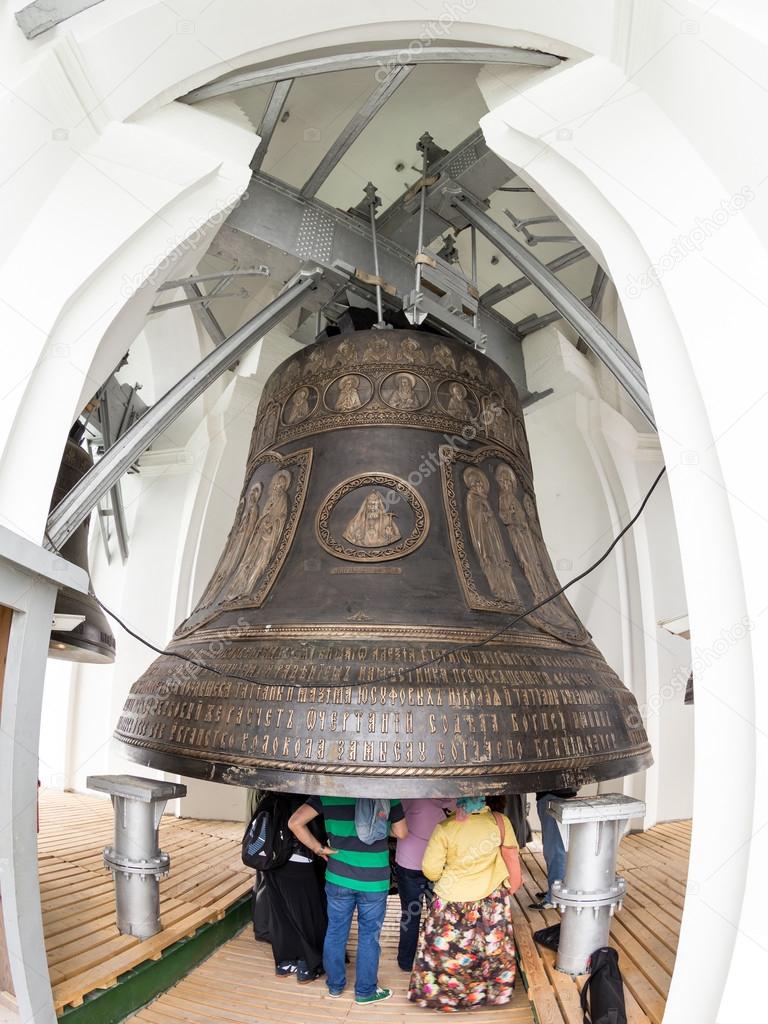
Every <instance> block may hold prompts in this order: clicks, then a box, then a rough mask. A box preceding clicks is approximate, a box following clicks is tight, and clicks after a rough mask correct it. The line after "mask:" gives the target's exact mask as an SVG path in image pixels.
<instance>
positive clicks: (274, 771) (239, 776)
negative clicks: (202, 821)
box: [120, 741, 653, 799]
mask: <svg viewBox="0 0 768 1024" xmlns="http://www.w3.org/2000/svg"><path fill="white" fill-rule="evenodd" d="M120 748H121V751H122V752H123V753H124V754H125V756H126V757H127V758H128V759H129V760H131V761H133V762H135V763H137V764H141V765H143V766H144V767H146V768H154V769H156V770H157V771H164V772H172V773H173V774H175V775H182V776H184V777H187V778H192V779H204V780H206V781H208V782H218V783H224V784H226V785H231V786H242V787H244V788H253V789H269V790H274V791H276V792H280V793H303V794H306V795H307V796H347V797H371V798H377V797H380V798H384V799H386V798H393V797H397V798H405V799H409V798H414V799H416V798H421V797H455V796H485V795H491V794H494V793H541V792H544V791H546V790H550V789H560V788H563V787H564V786H565V785H566V782H567V785H568V787H569V788H574V789H579V788H580V787H581V786H586V785H589V784H590V783H599V782H608V781H610V780H613V779H619V778H624V777H625V776H627V775H634V774H635V773H636V772H640V771H643V770H645V769H646V768H650V767H651V766H652V764H653V755H652V753H651V746H650V743H648V744H646V746H645V748H643V749H640V750H638V751H633V752H631V753H627V754H625V755H622V756H621V757H618V758H616V759H615V760H612V761H606V760H605V758H604V756H601V755H595V756H594V758H592V759H591V760H592V761H593V763H591V764H584V765H581V766H579V765H575V764H574V763H573V760H572V759H567V763H566V759H563V762H562V765H561V767H560V768H556V767H549V768H546V769H544V768H542V769H534V768H533V767H532V766H531V765H520V766H519V768H520V771H519V772H515V771H514V770H513V768H514V766H507V767H508V770H507V771H502V770H499V771H497V772H494V773H488V772H483V771H482V768H481V766H479V765H478V766H477V769H478V771H477V774H469V773H468V772H460V773H457V774H455V775H451V776H445V775H435V774H431V773H427V772H424V771H422V770H420V769H419V768H418V767H414V768H413V769H412V770H411V771H410V773H409V774H406V775H395V774H394V773H393V772H392V771H389V772H385V773H382V774H381V775H378V776H377V775H371V774H366V775H357V776H355V775H350V774H347V773H345V772H343V771H339V772H333V771H328V770H327V767H326V766H323V770H322V771H319V770H318V771H310V770H308V769H304V770H287V769H284V768H260V767H254V766H253V765H249V764H247V763H238V762H239V761H241V760H242V761H243V762H245V761H246V760H247V759H245V758H243V759H239V758H237V757H233V758H231V759H225V758H222V757H220V756H218V757H217V758H215V759H209V758H205V759H204V758H202V757H192V756H189V755H184V754H179V753H175V752H174V753H171V752H168V751H163V750H161V749H159V748H157V747H156V746H155V747H149V746H146V747H145V746H141V745H139V746H137V745H135V744H133V743H131V744H128V743H124V742H122V741H120ZM585 760H587V759H585Z"/></svg>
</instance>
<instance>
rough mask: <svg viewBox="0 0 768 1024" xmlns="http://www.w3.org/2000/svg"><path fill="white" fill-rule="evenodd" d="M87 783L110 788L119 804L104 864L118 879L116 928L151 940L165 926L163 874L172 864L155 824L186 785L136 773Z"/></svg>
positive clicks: (114, 803)
mask: <svg viewBox="0 0 768 1024" xmlns="http://www.w3.org/2000/svg"><path fill="white" fill-rule="evenodd" d="M86 782H87V785H88V787H89V789H96V790H98V791H99V792H101V793H109V795H110V797H111V799H112V806H113V807H114V809H115V844H114V846H108V847H107V848H106V849H105V850H104V864H105V866H106V867H107V868H108V870H109V871H111V872H112V877H113V878H114V880H115V902H116V904H117V930H118V931H119V932H120V933H121V934H122V935H135V936H136V937H137V938H139V939H148V938H149V937H150V936H151V935H155V934H156V933H157V932H159V931H160V929H161V928H162V924H161V922H160V879H161V878H162V876H163V875H167V874H168V872H169V870H170V867H171V858H170V856H169V855H168V854H167V853H162V852H161V850H160V844H159V840H158V835H157V829H158V826H159V825H160V818H161V817H162V815H163V811H164V810H165V804H166V801H168V800H172V799H174V798H176V797H179V796H186V792H187V787H186V786H183V785H181V784H180V783H176V782H161V781H159V780H156V779H143V778H141V777H140V776H137V775H91V776H89V777H88V779H87V780H86Z"/></svg>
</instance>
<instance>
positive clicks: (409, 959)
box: [395, 796, 456, 974]
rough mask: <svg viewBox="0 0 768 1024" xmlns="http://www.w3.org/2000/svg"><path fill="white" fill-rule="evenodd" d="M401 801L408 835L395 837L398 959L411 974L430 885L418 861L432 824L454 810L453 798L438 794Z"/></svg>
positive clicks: (422, 854)
mask: <svg viewBox="0 0 768 1024" xmlns="http://www.w3.org/2000/svg"><path fill="white" fill-rule="evenodd" d="M401 802H402V805H403V810H404V811H405V821H406V824H407V825H408V835H407V836H406V837H405V839H398V841H397V852H396V854H395V871H396V875H397V888H398V892H399V893H400V907H401V914H400V941H399V943H398V947H397V962H398V965H399V966H400V969H401V970H403V971H408V973H409V974H410V971H411V968H412V967H413V960H414V957H415V956H416V944H417V942H418V939H419V922H420V921H421V905H422V900H423V899H424V895H425V893H426V892H427V890H428V887H429V884H430V883H429V881H428V879H427V878H426V877H425V876H424V874H423V873H422V870H421V862H422V859H423V857H424V851H425V850H426V848H427V843H428V842H429V840H430V837H431V836H432V833H433V831H434V829H435V826H436V825H438V824H439V823H440V822H441V821H443V820H444V819H445V814H446V811H452V810H455V807H456V801H455V800H454V799H453V798H452V797H442V796H439V797H426V798H423V799H421V800H403V801H401Z"/></svg>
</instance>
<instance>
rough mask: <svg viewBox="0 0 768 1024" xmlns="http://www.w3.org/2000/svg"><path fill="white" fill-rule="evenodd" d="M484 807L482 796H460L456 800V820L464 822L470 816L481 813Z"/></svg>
mask: <svg viewBox="0 0 768 1024" xmlns="http://www.w3.org/2000/svg"><path fill="white" fill-rule="evenodd" d="M484 807H485V797H484V796H460V797H459V798H458V799H457V800H456V820H457V821H466V820H467V818H468V817H469V815H470V814H475V813H476V812H477V811H482V809H483V808H484Z"/></svg>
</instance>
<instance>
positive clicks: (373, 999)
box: [355, 988, 392, 1003]
mask: <svg viewBox="0 0 768 1024" xmlns="http://www.w3.org/2000/svg"><path fill="white" fill-rule="evenodd" d="M391 995H392V989H391V988H377V989H376V991H375V992H374V993H373V995H372V996H355V1002H356V1003H380V1002H381V1001H382V999H389V997H390V996H391Z"/></svg>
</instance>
